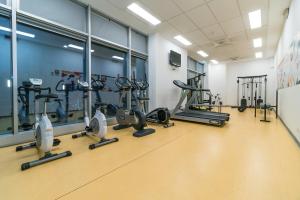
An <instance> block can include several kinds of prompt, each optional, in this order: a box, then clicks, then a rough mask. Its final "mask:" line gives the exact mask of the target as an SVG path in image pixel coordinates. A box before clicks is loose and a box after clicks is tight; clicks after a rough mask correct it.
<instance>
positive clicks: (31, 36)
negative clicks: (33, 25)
mask: <svg viewBox="0 0 300 200" xmlns="http://www.w3.org/2000/svg"><path fill="white" fill-rule="evenodd" d="M0 30H1V31H6V32H11V29H10V28H7V27H3V26H0ZM16 33H17V34H19V35H23V36H26V37H30V38H35V35H34V34H31V33H26V32H23V31H17V32H16Z"/></svg>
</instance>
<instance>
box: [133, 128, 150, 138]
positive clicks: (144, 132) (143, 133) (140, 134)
mask: <svg viewBox="0 0 300 200" xmlns="http://www.w3.org/2000/svg"><path fill="white" fill-rule="evenodd" d="M152 133H155V129H152V128H147V129H143V130H138V131H136V132H134V133H133V136H134V137H144V136H146V135H150V134H152Z"/></svg>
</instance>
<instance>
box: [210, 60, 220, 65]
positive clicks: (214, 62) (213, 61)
mask: <svg viewBox="0 0 300 200" xmlns="http://www.w3.org/2000/svg"><path fill="white" fill-rule="evenodd" d="M210 62H212V63H213V64H215V65H216V64H219V62H218V61H217V60H210Z"/></svg>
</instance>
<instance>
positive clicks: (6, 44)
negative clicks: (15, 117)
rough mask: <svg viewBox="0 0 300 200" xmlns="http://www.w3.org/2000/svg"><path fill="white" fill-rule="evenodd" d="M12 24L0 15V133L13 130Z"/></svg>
mask: <svg viewBox="0 0 300 200" xmlns="http://www.w3.org/2000/svg"><path fill="white" fill-rule="evenodd" d="M10 27H11V24H10V20H9V19H8V18H6V17H2V16H0V46H1V48H0V58H1V62H0V94H1V98H0V134H5V133H9V132H11V130H12V78H11V76H12V74H11V71H12V70H11V69H12V68H11V65H12V62H11V28H10Z"/></svg>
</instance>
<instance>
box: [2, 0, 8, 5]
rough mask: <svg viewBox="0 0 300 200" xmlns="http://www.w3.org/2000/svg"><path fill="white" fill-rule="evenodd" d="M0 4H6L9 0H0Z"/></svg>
mask: <svg viewBox="0 0 300 200" xmlns="http://www.w3.org/2000/svg"><path fill="white" fill-rule="evenodd" d="M0 4H4V5H7V4H8V3H7V1H6V0H0Z"/></svg>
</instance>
